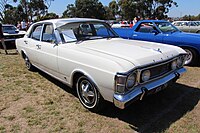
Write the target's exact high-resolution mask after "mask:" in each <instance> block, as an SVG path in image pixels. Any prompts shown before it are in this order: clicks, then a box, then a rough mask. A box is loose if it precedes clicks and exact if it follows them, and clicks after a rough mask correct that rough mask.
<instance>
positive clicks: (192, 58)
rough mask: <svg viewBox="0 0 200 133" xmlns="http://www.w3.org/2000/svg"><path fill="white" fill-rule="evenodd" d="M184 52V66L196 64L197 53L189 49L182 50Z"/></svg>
mask: <svg viewBox="0 0 200 133" xmlns="http://www.w3.org/2000/svg"><path fill="white" fill-rule="evenodd" d="M184 50H185V51H186V52H187V54H188V55H187V57H186V61H185V65H195V64H196V63H197V62H196V61H197V53H196V51H195V50H193V49H190V48H184Z"/></svg>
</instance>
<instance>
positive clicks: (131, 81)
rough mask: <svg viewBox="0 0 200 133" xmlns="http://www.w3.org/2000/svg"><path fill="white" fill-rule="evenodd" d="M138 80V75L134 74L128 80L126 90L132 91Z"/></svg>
mask: <svg viewBox="0 0 200 133" xmlns="http://www.w3.org/2000/svg"><path fill="white" fill-rule="evenodd" d="M136 78H137V74H136V73H132V74H130V75H129V76H128V78H127V80H126V88H127V89H128V90H130V89H131V88H132V87H133V86H134V85H135V83H136Z"/></svg>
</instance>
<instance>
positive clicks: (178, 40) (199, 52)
mask: <svg viewBox="0 0 200 133" xmlns="http://www.w3.org/2000/svg"><path fill="white" fill-rule="evenodd" d="M114 30H115V32H117V33H118V35H119V36H120V37H122V38H126V39H135V40H142V41H151V42H158V43H165V44H170V45H175V46H179V47H181V48H183V49H184V50H185V51H186V52H187V53H188V56H187V60H186V62H185V64H186V65H196V64H199V63H200V61H199V60H200V59H199V57H200V34H195V33H185V32H182V31H180V30H179V29H178V28H176V27H175V26H174V25H172V24H171V23H170V22H168V21H164V20H142V21H139V22H137V23H136V25H134V26H133V27H132V28H114Z"/></svg>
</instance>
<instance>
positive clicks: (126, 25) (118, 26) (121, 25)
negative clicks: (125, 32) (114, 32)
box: [111, 21, 130, 28]
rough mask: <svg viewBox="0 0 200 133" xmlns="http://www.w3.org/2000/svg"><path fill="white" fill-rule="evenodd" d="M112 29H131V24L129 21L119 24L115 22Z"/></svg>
mask: <svg viewBox="0 0 200 133" xmlns="http://www.w3.org/2000/svg"><path fill="white" fill-rule="evenodd" d="M111 27H112V28H125V27H126V28H129V27H130V24H129V23H128V22H127V21H119V22H113V23H112V24H111Z"/></svg>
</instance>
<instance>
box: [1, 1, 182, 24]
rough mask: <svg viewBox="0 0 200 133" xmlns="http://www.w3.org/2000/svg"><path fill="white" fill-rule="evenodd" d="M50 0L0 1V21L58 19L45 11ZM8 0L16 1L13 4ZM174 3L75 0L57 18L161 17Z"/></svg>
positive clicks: (13, 22) (112, 18) (164, 16)
mask: <svg viewBox="0 0 200 133" xmlns="http://www.w3.org/2000/svg"><path fill="white" fill-rule="evenodd" d="M52 1H56V0H0V11H1V12H0V21H2V22H3V23H11V24H16V23H17V22H18V21H22V20H23V19H24V20H28V19H29V20H35V21H39V20H44V19H50V18H58V15H57V14H55V13H49V12H48V9H49V7H50V6H51V2H52ZM10 2H16V4H17V6H13V5H11V4H9V3H10ZM63 4H64V3H63ZM177 6H178V4H177V3H176V2H175V1H174V0H112V1H111V2H110V3H109V5H108V6H103V4H102V3H101V2H100V1H99V0H75V3H73V4H68V5H67V6H66V10H65V11H63V14H62V16H61V17H62V18H72V17H81V18H83V17H86V18H97V19H105V20H115V19H125V20H133V18H134V17H137V16H139V17H142V18H152V19H154V18H158V19H164V18H167V17H168V16H167V15H166V14H167V13H168V12H169V10H170V9H171V8H172V7H177Z"/></svg>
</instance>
